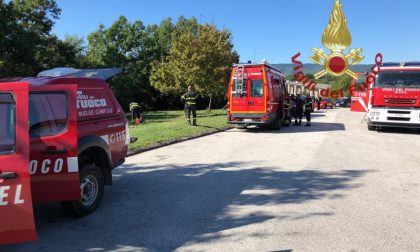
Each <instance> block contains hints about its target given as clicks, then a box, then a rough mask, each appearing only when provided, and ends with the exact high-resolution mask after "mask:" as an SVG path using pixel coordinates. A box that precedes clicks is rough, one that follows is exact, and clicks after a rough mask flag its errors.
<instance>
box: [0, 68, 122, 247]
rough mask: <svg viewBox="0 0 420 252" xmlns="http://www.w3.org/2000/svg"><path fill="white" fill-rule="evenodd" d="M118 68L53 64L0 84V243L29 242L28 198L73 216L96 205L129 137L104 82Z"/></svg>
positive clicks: (32, 232)
mask: <svg viewBox="0 0 420 252" xmlns="http://www.w3.org/2000/svg"><path fill="white" fill-rule="evenodd" d="M120 71H121V69H103V70H76V69H73V70H72V69H56V70H55V71H52V72H45V73H44V74H43V76H42V77H37V78H16V79H9V80H2V81H1V82H0V244H4V243H14V242H23V241H29V240H34V239H36V232H35V227H34V219H33V212H32V202H34V203H45V202H52V201H61V202H62V205H63V206H64V208H65V209H67V210H69V211H71V212H72V213H74V214H75V215H79V216H83V215H87V214H89V213H91V212H93V211H95V209H96V208H97V207H98V206H99V204H100V202H101V199H102V195H103V192H104V185H111V184H112V174H111V171H112V169H113V168H115V167H116V166H118V165H120V164H122V163H123V162H124V158H125V156H126V154H127V146H128V144H129V142H130V138H129V132H128V123H127V119H126V118H125V115H124V111H123V110H122V108H121V106H120V105H119V103H118V102H117V100H116V99H115V97H114V95H113V93H112V91H111V89H110V88H109V87H108V85H107V84H106V82H105V80H106V79H108V78H109V77H110V76H113V75H115V74H116V73H118V72H120ZM48 76H56V77H48ZM12 81H13V82H12Z"/></svg>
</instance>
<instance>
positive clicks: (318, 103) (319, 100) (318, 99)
mask: <svg viewBox="0 0 420 252" xmlns="http://www.w3.org/2000/svg"><path fill="white" fill-rule="evenodd" d="M316 105H317V106H318V110H320V109H321V96H318V98H317V99H316Z"/></svg>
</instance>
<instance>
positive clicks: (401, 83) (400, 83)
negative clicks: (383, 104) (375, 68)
mask: <svg viewBox="0 0 420 252" xmlns="http://www.w3.org/2000/svg"><path fill="white" fill-rule="evenodd" d="M375 87H420V71H393V72H385V71H384V72H381V73H379V75H378V78H377V79H376V81H375Z"/></svg>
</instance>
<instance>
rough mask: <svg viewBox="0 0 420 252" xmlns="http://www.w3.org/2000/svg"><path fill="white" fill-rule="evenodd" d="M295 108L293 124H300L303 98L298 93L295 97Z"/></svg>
mask: <svg viewBox="0 0 420 252" xmlns="http://www.w3.org/2000/svg"><path fill="white" fill-rule="evenodd" d="M295 102H296V110H295V114H294V115H293V116H294V117H295V124H293V125H295V126H297V125H299V126H300V125H301V124H302V114H303V100H302V96H301V94H298V95H297V97H296V101H295ZM298 120H299V121H298Z"/></svg>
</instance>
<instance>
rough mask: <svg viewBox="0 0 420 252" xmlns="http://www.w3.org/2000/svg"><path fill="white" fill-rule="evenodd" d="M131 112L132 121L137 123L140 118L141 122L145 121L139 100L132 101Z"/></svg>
mask: <svg viewBox="0 0 420 252" xmlns="http://www.w3.org/2000/svg"><path fill="white" fill-rule="evenodd" d="M130 112H131V123H133V124H135V122H136V119H138V121H139V122H142V121H143V115H142V113H141V108H140V105H139V104H138V103H137V102H132V103H130Z"/></svg>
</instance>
